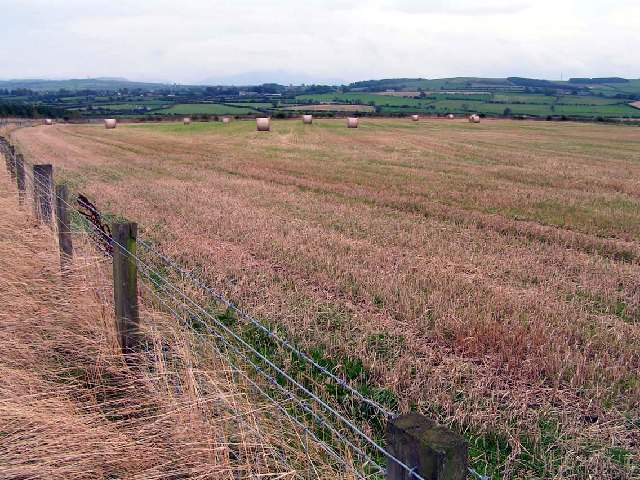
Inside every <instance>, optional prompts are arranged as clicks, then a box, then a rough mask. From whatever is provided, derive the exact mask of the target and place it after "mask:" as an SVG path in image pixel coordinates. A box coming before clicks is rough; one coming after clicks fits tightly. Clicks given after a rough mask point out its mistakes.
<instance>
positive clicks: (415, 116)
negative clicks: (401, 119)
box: [411, 115, 420, 122]
mask: <svg viewBox="0 0 640 480" xmlns="http://www.w3.org/2000/svg"><path fill="white" fill-rule="evenodd" d="M418 120H420V115H411V121H412V122H417V121H418Z"/></svg>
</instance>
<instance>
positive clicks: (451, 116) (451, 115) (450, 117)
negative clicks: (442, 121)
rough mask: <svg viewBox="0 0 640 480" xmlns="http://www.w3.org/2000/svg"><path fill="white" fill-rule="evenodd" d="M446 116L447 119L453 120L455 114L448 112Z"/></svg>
mask: <svg viewBox="0 0 640 480" xmlns="http://www.w3.org/2000/svg"><path fill="white" fill-rule="evenodd" d="M447 118H448V119H449V120H453V119H454V118H456V116H455V115H454V114H453V113H450V114H449V115H447Z"/></svg>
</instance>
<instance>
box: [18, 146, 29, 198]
mask: <svg viewBox="0 0 640 480" xmlns="http://www.w3.org/2000/svg"><path fill="white" fill-rule="evenodd" d="M16 183H17V184H18V201H19V202H20V205H22V204H23V203H24V198H25V196H26V193H27V184H26V182H25V171H24V157H23V156H22V154H18V155H16Z"/></svg>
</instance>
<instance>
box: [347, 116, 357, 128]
mask: <svg viewBox="0 0 640 480" xmlns="http://www.w3.org/2000/svg"><path fill="white" fill-rule="evenodd" d="M347 128H358V119H357V118H356V117H349V119H348V121H347Z"/></svg>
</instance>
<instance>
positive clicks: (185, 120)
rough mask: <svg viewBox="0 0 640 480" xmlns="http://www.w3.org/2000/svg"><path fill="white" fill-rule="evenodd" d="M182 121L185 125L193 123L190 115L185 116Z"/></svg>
mask: <svg viewBox="0 0 640 480" xmlns="http://www.w3.org/2000/svg"><path fill="white" fill-rule="evenodd" d="M182 123H184V124H185V125H189V124H190V123H191V118H190V117H184V118H183V119H182Z"/></svg>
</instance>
